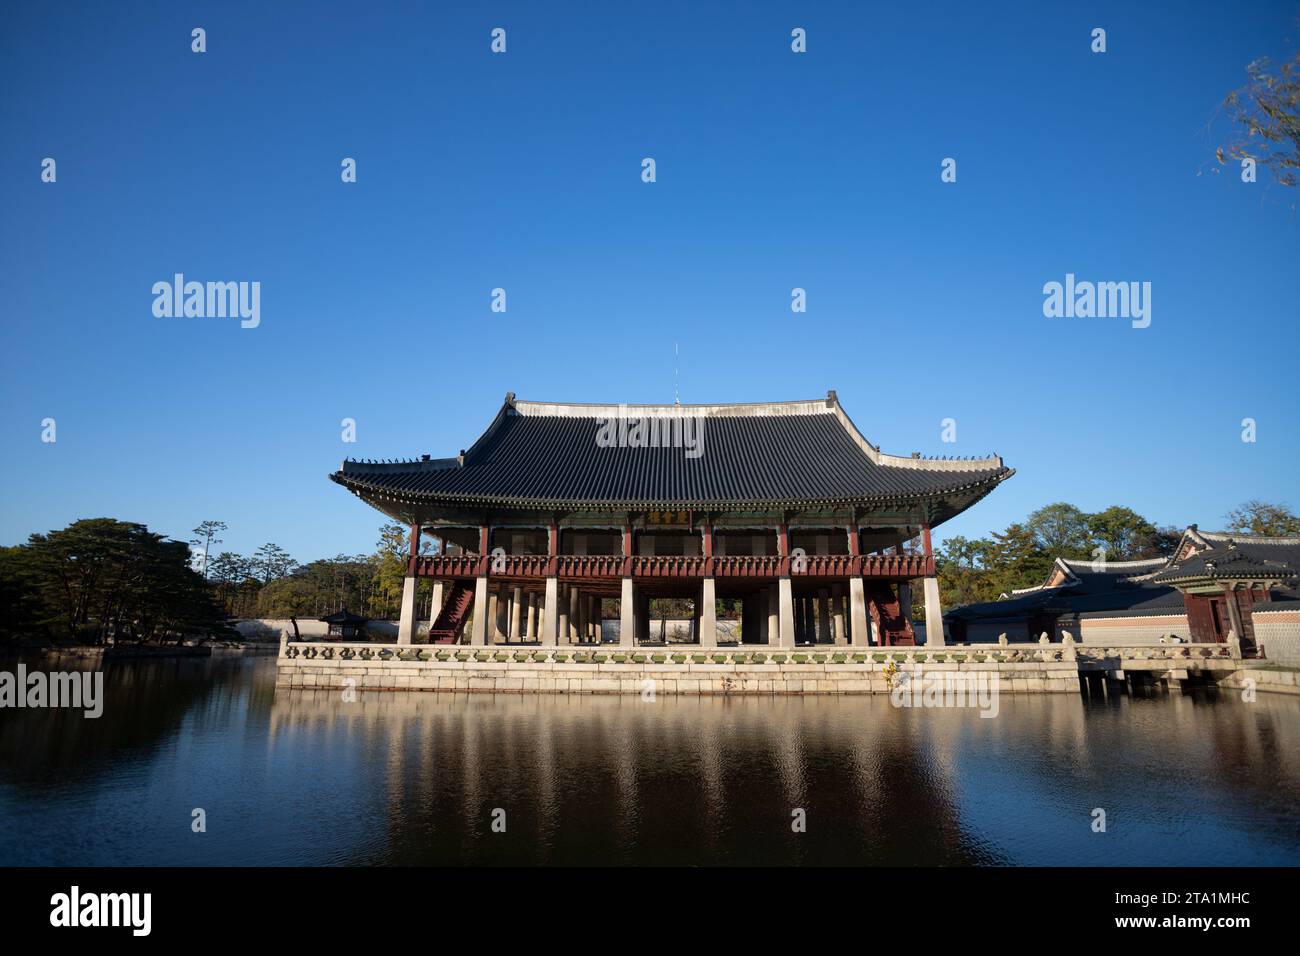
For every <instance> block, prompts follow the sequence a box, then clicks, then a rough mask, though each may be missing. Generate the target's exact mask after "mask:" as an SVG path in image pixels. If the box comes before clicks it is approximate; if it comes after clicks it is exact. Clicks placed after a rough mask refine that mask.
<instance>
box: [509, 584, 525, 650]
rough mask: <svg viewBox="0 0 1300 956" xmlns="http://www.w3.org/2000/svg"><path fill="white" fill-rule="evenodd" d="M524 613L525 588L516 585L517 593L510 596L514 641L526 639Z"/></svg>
mask: <svg viewBox="0 0 1300 956" xmlns="http://www.w3.org/2000/svg"><path fill="white" fill-rule="evenodd" d="M523 615H524V589H523V588H521V587H516V588H515V593H514V594H512V595H511V596H510V640H512V641H522V640H523V639H524V629H523Z"/></svg>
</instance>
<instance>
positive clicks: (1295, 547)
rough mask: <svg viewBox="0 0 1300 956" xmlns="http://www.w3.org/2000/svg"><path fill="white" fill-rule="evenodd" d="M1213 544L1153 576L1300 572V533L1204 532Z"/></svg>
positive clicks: (1283, 576) (1164, 579)
mask: <svg viewBox="0 0 1300 956" xmlns="http://www.w3.org/2000/svg"><path fill="white" fill-rule="evenodd" d="M1204 537H1205V538H1206V540H1207V542H1208V543H1209V544H1210V547H1209V548H1207V549H1206V550H1204V551H1200V552H1198V553H1197V554H1194V555H1192V556H1190V557H1186V558H1183V559H1182V560H1181V561H1178V562H1176V563H1171V564H1170V565H1169V566H1168V567H1167V568H1165V569H1164V570H1162V571H1160V572H1159V573H1157V574H1155V575H1153V576H1152V578H1151V580H1152V581H1153V582H1158V583H1163V584H1174V583H1178V582H1183V581H1196V580H1201V581H1204V580H1210V581H1231V580H1275V581H1276V580H1281V581H1289V580H1292V579H1294V578H1295V577H1296V576H1297V574H1300V537H1294V536H1292V537H1277V538H1268V537H1264V536H1262V535H1240V536H1228V535H1223V534H1214V535H1205V536H1204Z"/></svg>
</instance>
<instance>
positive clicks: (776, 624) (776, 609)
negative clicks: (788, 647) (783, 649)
mask: <svg viewBox="0 0 1300 956" xmlns="http://www.w3.org/2000/svg"><path fill="white" fill-rule="evenodd" d="M763 594H764V595H765V596H766V598H767V607H766V608H764V610H763V613H764V614H766V615H767V627H766V628H764V631H763V637H764V641H763V643H764V644H772V645H776V644H780V643H781V600H780V597H779V596H778V594H777V589H776V588H774V587H767V588H764V589H763Z"/></svg>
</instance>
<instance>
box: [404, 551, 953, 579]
mask: <svg viewBox="0 0 1300 956" xmlns="http://www.w3.org/2000/svg"><path fill="white" fill-rule="evenodd" d="M410 569H411V573H413V574H415V575H417V576H419V577H429V578H448V579H450V578H472V577H477V576H479V575H481V574H486V575H488V576H489V577H507V578H544V577H547V576H549V575H552V574H555V575H558V576H559V577H562V578H619V577H623V576H625V575H629V574H630V575H631V576H632V577H638V578H702V577H710V576H712V577H719V578H776V577H780V576H781V575H783V574H786V573H789V574H791V575H793V576H795V577H814V578H823V577H824V578H845V577H859V576H860V577H866V578H892V579H899V578H924V577H930V576H933V574H934V559H933V558H929V557H926V556H925V555H923V554H885V555H864V556H861V557H858V556H855V555H850V554H810V555H806V556H802V557H798V556H796V557H794V558H783V557H780V556H779V555H775V554H764V555H731V556H719V557H712V558H705V557H701V556H698V555H694V556H684V555H638V556H636V557H633V558H624V557H622V556H621V555H606V554H560V555H553V556H548V555H545V554H507V555H503V556H502V555H498V556H496V557H493V556H492V555H488V556H487V557H486V558H483V557H480V556H478V555H476V554H458V555H445V554H422V555H419V556H417V557H415V558H412V559H411V562H410Z"/></svg>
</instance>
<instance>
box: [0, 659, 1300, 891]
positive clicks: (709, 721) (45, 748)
mask: <svg viewBox="0 0 1300 956" xmlns="http://www.w3.org/2000/svg"><path fill="white" fill-rule="evenodd" d="M4 669H9V670H12V669H13V665H12V664H8V665H4ZM274 681H275V661H274V659H272V658H247V659H245V658H230V659H226V660H221V659H214V660H211V661H136V662H123V663H120V664H116V665H111V666H109V667H108V668H107V669H106V673H105V698H106V699H105V705H104V713H103V716H102V717H100V718H99V719H97V720H90V719H86V718H85V717H84V716H83V715H82V714H81V713H80V712H75V711H66V710H50V709H46V710H13V709H4V710H0V864H2V865H28V864H31V865H37V864H39V865H127V864H145V865H148V864H195V865H205V864H221V865H258V864H289V865H303V864H383V863H396V864H424V863H433V864H461V863H477V864H511V863H515V864H525V865H533V864H700V865H711V864H865V865H875V864H901V865H934V864H943V865H965V864H992V865H1002V864H1042V865H1117V864H1118V865H1161V864H1172V865H1190V864H1198V865H1253V864H1289V865H1295V864H1298V863H1300V699H1297V698H1292V697H1281V696H1276V695H1269V694H1260V695H1259V697H1258V700H1257V701H1256V702H1254V703H1246V702H1243V701H1242V700H1241V699H1240V695H1239V694H1238V693H1236V692H1230V691H1216V690H1213V689H1211V690H1203V691H1197V692H1195V693H1192V694H1188V695H1184V694H1181V693H1179V692H1174V693H1171V694H1163V695H1153V696H1150V697H1146V698H1136V699H1128V698H1125V699H1118V700H1107V701H1088V700H1084V699H1082V698H1080V697H1076V696H1074V695H1052V696H1020V697H1016V696H1013V695H1009V694H1007V695H1003V696H1002V698H1001V704H1000V708H999V712H998V716H997V717H995V718H992V719H985V718H981V717H980V716H979V715H978V711H975V710H955V709H949V710H909V709H898V708H895V707H893V706H892V705H891V704H890V702H889V700H888V698H886V697H883V696H876V697H782V698H748V697H746V698H712V697H709V698H686V697H684V698H675V697H663V696H661V697H659V698H658V699H657V700H655V701H653V702H647V701H643V700H642V699H641V698H639V697H578V696H574V697H566V696H552V695H539V696H522V695H501V696H495V695H444V694H430V693H370V694H366V693H361V694H360V695H359V699H358V700H357V701H355V702H346V701H344V700H343V695H342V693H341V692H322V691H286V690H277V689H276V688H275V686H274ZM196 808H201V809H202V810H203V811H204V814H205V817H206V832H204V833H195V832H193V830H192V827H191V821H192V819H193V811H194V810H195V809H196ZM1096 809H1101V810H1103V811H1104V812H1105V821H1106V831H1105V832H1104V833H1098V832H1094V829H1093V821H1094V810H1096ZM798 811H802V816H803V818H804V819H805V820H806V830H805V831H804V832H794V830H793V828H792V821H793V820H794V819H795V818H796V815H797V812H798ZM494 820H495V821H497V822H498V828H499V827H500V824H501V823H502V822H503V823H504V832H495V830H494V827H493V823H494Z"/></svg>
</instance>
